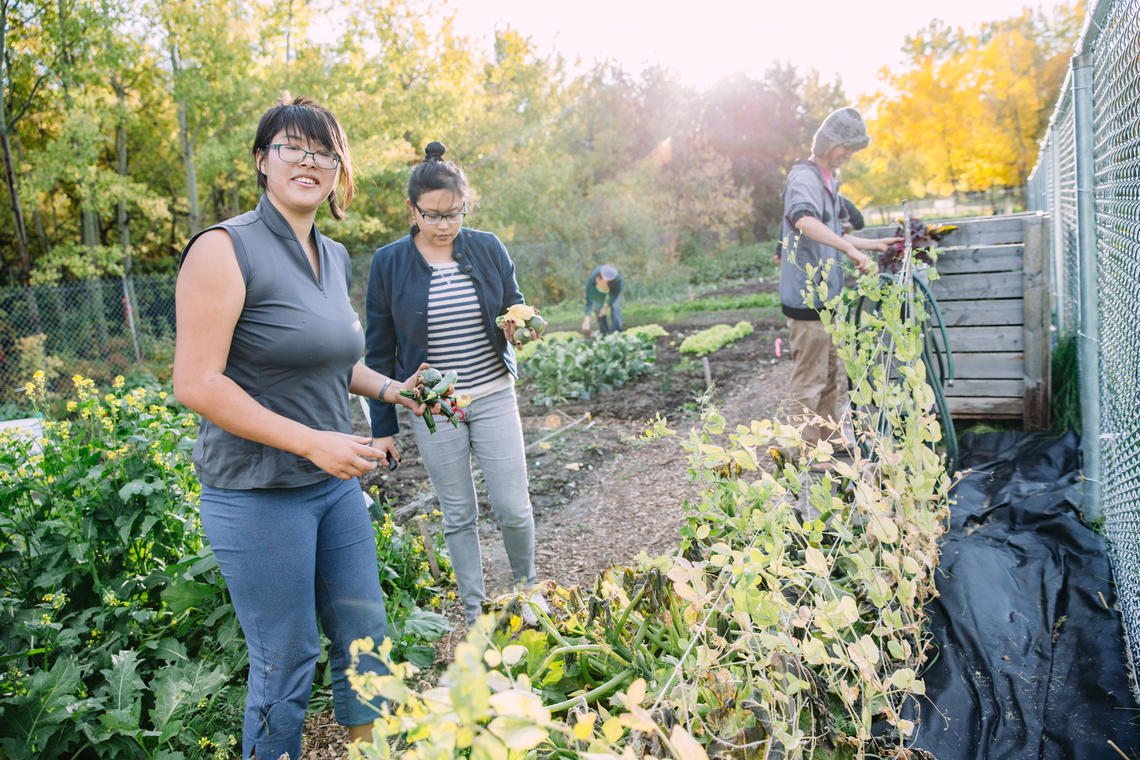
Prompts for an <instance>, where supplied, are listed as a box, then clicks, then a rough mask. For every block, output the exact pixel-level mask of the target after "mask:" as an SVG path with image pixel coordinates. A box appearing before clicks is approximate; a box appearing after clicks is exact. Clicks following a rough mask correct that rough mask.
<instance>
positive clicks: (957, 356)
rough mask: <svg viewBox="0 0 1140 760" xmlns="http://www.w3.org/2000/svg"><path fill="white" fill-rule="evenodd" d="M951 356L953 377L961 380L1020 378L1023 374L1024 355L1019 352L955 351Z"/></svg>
mask: <svg viewBox="0 0 1140 760" xmlns="http://www.w3.org/2000/svg"><path fill="white" fill-rule="evenodd" d="M953 358H954V377H955V378H959V379H962V380H973V379H977V380H986V379H995V380H1000V379H1020V378H1022V377H1023V376H1024V374H1025V357H1024V356H1023V355H1022V354H1021V353H1019V352H1013V351H1006V352H997V353H984V354H967V353H958V352H955V353H954V355H953ZM955 382H957V381H955Z"/></svg>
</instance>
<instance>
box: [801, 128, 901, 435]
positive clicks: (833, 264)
mask: <svg viewBox="0 0 1140 760" xmlns="http://www.w3.org/2000/svg"><path fill="white" fill-rule="evenodd" d="M870 143H871V138H870V136H869V135H868V134H867V125H866V124H865V123H864V122H863V117H862V116H861V115H860V114H859V112H858V111H856V110H855V109H854V108H851V107H846V108H840V109H839V110H837V111H833V112H832V113H830V114H828V116H827V118H826V119H824V120H823V123H822V124H820V125H819V129H818V130H816V133H815V137H814V138H813V139H812V149H811V156H810V157H808V158H804V159H800V160H798V161H796V163H795V164H794V165H793V166H792V168H791V170H790V171H789V172H788V179H787V182H786V183H785V185H784V192H783V199H784V218H783V220H782V222H781V224H780V246H781V247H782V256H781V259H780V303H781V307H782V310H783V313H784V316H785V317H787V319H788V330H789V331H790V333H791V340H790V343H791V348H792V354H793V358H794V362H795V366H794V368H793V370H792V398H793V400H794V401H795V402H796V403H797V404H798V405H799V406H802V407H803V408H804V410H805V411H806V412H807V413H809V414H815V415H818V416H819V417H821V418H823V419H824V420H831V421H832V422H834V423H835V424H836V425H838V424H840V423H841V422H842V419H843V416H844V412H845V411H846V408H847V401H846V397H847V390H846V383H847V379H846V376H845V375H844V373H843V371H842V367H841V365H840V363H839V354H838V351H837V350H836V347H835V344H834V343H832V341H831V337H830V336H829V335H828V334H827V331H826V330H825V329H824V327H823V323H822V322H820V318H819V311H820V309H821V308H823V303H824V301H826V300H827V299H828V298H830V297H833V296H836V295H839V292H840V291H841V290H842V288H843V267H842V259H843V258H844V257H846V258H847V259H849V260H850V261H851V263H852V264H853V265H854V266H855V268H856V269H858V270H859V271H860V272H866V271H868V270H869V269H870V267H871V261H870V259H869V258H868V257H867V254H865V253H863V251H879V252H882V251H885V250H886V248H887V246H888V245H890V244H891V243H892V242H894V240H895V239H894V238H885V239H882V240H868V239H865V238H859V237H854V236H852V235H851V234H850V233H849V232H846V231H845V229H844V222H845V221H847V220H848V214H847V213H846V212H845V211H844V208H843V199H842V198H841V196H840V194H839V170H840V168H841V167H842V166H843V165H844V164H845V163H847V161H848V160H849V159H850V158H851V156H852V155H854V153H855V152H856V151H858V150H862V149H863V148H866V147H867V146H868V145H869V144H870ZM824 282H826V285H827V297H826V298H821V297H820V294H819V292H818V286H819V285H820V284H821V283H824ZM803 436H804V441H805V442H806V443H808V444H815V443H816V442H818V441H819V440H820V438H821V437H824V436H823V431H822V429H821V427H820V426H818V425H812V424H809V425H806V426H805V427H804V433H803ZM834 443H836V444H840V445H841V444H842V443H843V442H842V441H839V440H836V441H834Z"/></svg>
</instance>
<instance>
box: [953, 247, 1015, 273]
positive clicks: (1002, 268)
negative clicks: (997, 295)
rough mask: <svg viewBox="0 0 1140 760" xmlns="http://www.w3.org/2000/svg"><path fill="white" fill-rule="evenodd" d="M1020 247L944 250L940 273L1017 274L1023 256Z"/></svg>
mask: <svg viewBox="0 0 1140 760" xmlns="http://www.w3.org/2000/svg"><path fill="white" fill-rule="evenodd" d="M1021 249H1022V246H1020V245H983V246H971V247H969V248H944V249H943V250H942V254H941V255H940V256H939V257H938V264H937V266H938V272H939V273H940V274H943V275H947V274H967V273H971V272H1016V271H1019V270H1020V269H1021V259H1022V256H1023V253H1022V250H1021Z"/></svg>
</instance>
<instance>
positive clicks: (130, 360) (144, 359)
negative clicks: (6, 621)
mask: <svg viewBox="0 0 1140 760" xmlns="http://www.w3.org/2000/svg"><path fill="white" fill-rule="evenodd" d="M707 237H708V239H707V240H700V241H699V242H700V245H699V246H698V247H701V248H703V249H706V250H716V249H717V247H718V246H719V245H721V241H720V240H719V239H716V238H715V236H714V235H712V234H709V235H708V236H707ZM619 242H620V241H619ZM641 244H642V252H641V255H640V256H634V255H632V254H630V252H629V251H626V250H622V249H621V246H620V245H619V243H618V242H614V241H611V240H608V239H592V240H582V241H578V242H573V243H571V242H558V241H545V242H517V243H514V244H512V245H511V246H510V252H511V257H512V259H513V260H514V262H515V266H516V273H517V276H518V280H519V284H520V286H521V287H522V289H523V292H524V293H526V294H527V297H528V300H530V301H531V302H535V303H541V304H542V305H548V304H547V303H546V302H547V301H548V300H549V301H551V302H554V303H556V302H560V301H563V300H568V301H570V302H576V301H577V299H579V298H581V297H582V296H583V294H584V288H585V282H586V278H587V275H588V274H589V272H590V270H591V268H592V267H593V266H595V265H596V264H598V263H613V264H617V265H618V266H619V267H621V268H623V270H624V269H625V268H626V267H627V266H628V267H629V268H630V269H632V270H634V271H637V272H639V273H640V274H639V275H637V276H634V277H631V278H627V287H626V290H625V295H624V297H625V298H626V300H627V301H629V300H643V299H652V298H661V297H664V295H665V291H667V290H668V287H669V286H671V285H672V284H675V282H676V281H677V280H678V279H684V278H687V277H688V273H687V272H688V270H687V268H686V267H684V266H682V265H681V264H680V263H679V261H678V258H679V254H677V253H676V252H675V251H674V252H673V253H671V254H668V255H666V254H665V253H664V252H665V250H666V248H667V241H665V240H664V239H657V238H653V239H648V240H642V241H641ZM371 262H372V254H371V252H369V253H362V254H359V255H355V256H353V257H352V264H351V266H352V288H351V291H350V297H351V299H352V303H353V306H354V308H355V309H356V311H357V313H358V314H360V316H361V319H363V318H364V314H365V309H364V301H365V291H366V288H367V284H368V270H369V266H370V265H371ZM627 271H628V270H627ZM175 280H176V278H175V276H173V275H171V276H168V277H133V276H132V277H126V278H105V279H91V280H85V281H82V282H61V283H57V284H54V285H40V286H32V287H29V288H19V287H16V288H7V289H0V420H5V419H9V418H13V417H20V416H24V415H25V414H26V413H27V412H28V410H27V409H26V408H24V406H23V404H22V400H23V388H24V384H25V383H26V382H27V381H28V380H29V379H31V377H32V373H34V372H36V371H37V370H43V371H44V372H45V373H46V374H47V376H48V382H49V384H50V385H51V386H52V388H53V389H54V390H55V392H56V393H57V394H59V395H61V396H70V394H71V377H72V376H73V375H76V374H79V375H83V376H84V377H89V378H92V379H93V380H95V381H96V384H97V385H99V386H105V385H107V384H109V383H110V381H112V380H113V379H114V378H115V377H116V376H117V375H123V376H126V377H130V376H131V375H132V374H135V373H138V372H140V371H141V370H143V369H145V370H146V371H147V372H149V373H150V374H152V375H154V376H155V377H157V378H158V379H159V380H160V381H166V380H169V378H170V372H171V364H172V362H173V358H174V325H175V322H174V286H175ZM544 295H545V296H546V298H544V297H543V296H544Z"/></svg>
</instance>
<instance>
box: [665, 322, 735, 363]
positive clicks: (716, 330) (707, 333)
mask: <svg viewBox="0 0 1140 760" xmlns="http://www.w3.org/2000/svg"><path fill="white" fill-rule="evenodd" d="M752 332H753V330H752V324H751V323H749V322H744V321H740V322H737V323H736V324H735V325H732V326H729V325H713V326H712V327H709V328H708V329H705V330H701V331H700V332H696V333H693V334H692V335H690V336H689V337H687V338H685V339H684V340H683V341H681V347H680V348H679V349H678V350H679V351H680V352H681V353H683V354H693V355H695V356H707V355H708V354H711V353H713V352H714V351H719V350H720V349H722V348H724V347H725V346H727V345H729V344H730V343H733V342H735V341H737V340H740V339H741V338H743V337H745V336H748V335H751V334H752Z"/></svg>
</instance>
